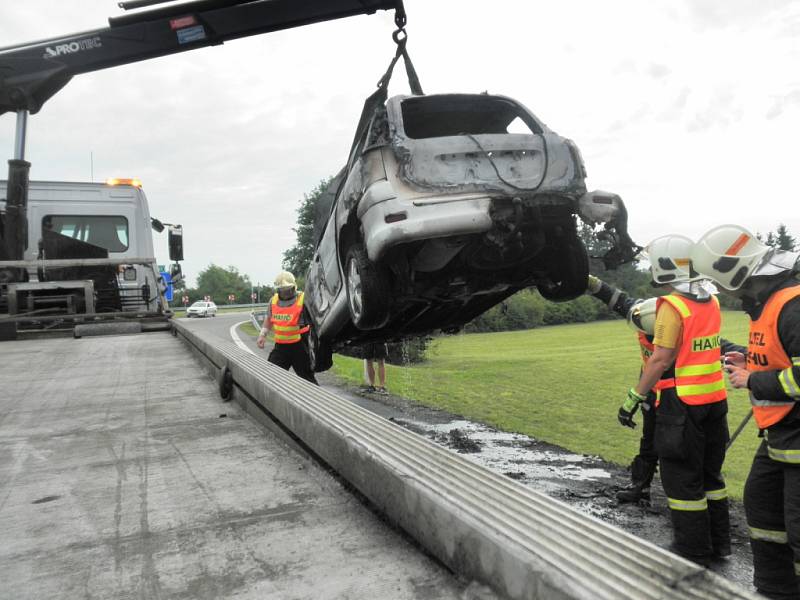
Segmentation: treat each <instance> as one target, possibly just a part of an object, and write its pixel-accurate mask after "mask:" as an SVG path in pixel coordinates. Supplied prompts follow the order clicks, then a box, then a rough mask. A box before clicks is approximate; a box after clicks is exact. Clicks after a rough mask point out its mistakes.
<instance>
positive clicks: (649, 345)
mask: <svg viewBox="0 0 800 600" xmlns="http://www.w3.org/2000/svg"><path fill="white" fill-rule="evenodd" d="M637 335H638V336H639V350H640V352H641V353H642V370H644V368H645V367H646V366H647V361H648V360H650V357H651V356H653V352H655V349H656V347H655V346H654V345H653V342H652V341H651V340H648V339H647V335H645V334H644V333H642V332H641V331H639V332H638V333H637ZM668 371H669V369H668ZM671 387H675V379H673V377H672V376H671V375H669V376H666V377H665V378H663V379H660V380H659V381H657V382H656V384H655V385H654V386H653V391H654V392H660V391H661V390H665V389H667V388H671Z"/></svg>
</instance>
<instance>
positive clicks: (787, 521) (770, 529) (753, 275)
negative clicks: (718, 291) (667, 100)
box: [692, 225, 800, 600]
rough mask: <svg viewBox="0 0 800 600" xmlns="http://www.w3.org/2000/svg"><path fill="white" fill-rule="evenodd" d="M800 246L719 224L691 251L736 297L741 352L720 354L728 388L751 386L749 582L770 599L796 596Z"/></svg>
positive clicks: (799, 583) (799, 564) (799, 585)
mask: <svg viewBox="0 0 800 600" xmlns="http://www.w3.org/2000/svg"><path fill="white" fill-rule="evenodd" d="M798 260H800V253H797V252H787V251H782V250H776V249H773V248H770V247H769V246H765V245H764V244H762V243H761V242H759V241H758V239H756V238H755V237H754V236H753V235H752V234H751V233H750V232H749V231H747V230H746V229H744V228H743V227H739V226H736V225H722V226H720V227H715V228H714V229H712V230H710V231H708V232H707V233H706V234H705V235H704V236H703V237H702V238H701V239H700V240H699V241H698V242H697V244H696V245H695V247H694V249H693V250H692V262H693V264H694V267H695V269H697V270H698V271H700V272H701V273H703V274H704V275H706V276H708V277H710V278H712V279H713V280H714V281H716V282H717V283H718V284H719V285H720V287H722V288H723V289H724V290H725V291H726V292H728V293H729V294H731V295H732V296H734V297H736V298H739V299H741V301H742V309H743V310H744V311H745V312H746V313H747V314H748V315H749V317H750V337H749V345H748V351H747V355H746V356H745V355H744V354H741V353H728V354H726V355H725V359H726V367H725V370H726V371H727V372H728V377H729V380H730V383H731V385H733V387H735V388H747V389H749V390H750V401H751V404H752V405H753V416H754V417H755V420H756V424H757V425H758V428H759V435H760V436H761V437H763V441H762V442H761V445H760V447H759V448H758V451H757V452H756V455H755V458H754V459H753V465H752V467H751V468H750V474H749V476H748V478H747V483H746V484H745V488H744V508H745V513H746V515H747V525H748V528H749V533H750V546H751V548H752V550H753V566H754V571H755V573H754V583H755V586H756V588H757V589H758V591H759V592H760V593H761V594H763V595H765V596H767V597H769V598H776V599H777V598H781V599H789V598H792V599H794V600H797V599H798V598H800V404H798V401H800V283H799V282H798V280H797V273H798V271H800V265H798Z"/></svg>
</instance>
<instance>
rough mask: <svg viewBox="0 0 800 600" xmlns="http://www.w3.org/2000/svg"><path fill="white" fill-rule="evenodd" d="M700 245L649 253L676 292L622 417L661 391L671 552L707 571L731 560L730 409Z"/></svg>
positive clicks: (655, 270) (667, 243)
mask: <svg viewBox="0 0 800 600" xmlns="http://www.w3.org/2000/svg"><path fill="white" fill-rule="evenodd" d="M693 245H694V244H693V242H692V240H690V239H689V238H687V237H684V236H679V235H668V236H664V237H661V238H658V239H656V240H653V241H652V242H651V243H650V244H649V246H648V248H647V253H648V258H649V260H650V271H651V275H652V279H653V282H654V285H658V286H665V287H667V288H668V289H669V290H670V293H669V294H668V295H666V296H661V297H659V298H658V300H657V305H656V324H655V335H654V338H653V347H654V349H653V354H652V355H651V356H650V358H649V359H648V361H647V363H646V364H645V365H644V368H643V370H642V373H641V376H640V378H639V382H638V383H637V384H636V386H635V387H633V388H631V389H630V390H629V392H628V398H627V400H626V401H625V403H624V404H623V406H622V410H624V411H628V412H633V411H634V410H635V408H636V406H637V405H638V404H639V403H641V402H643V401H645V399H646V396H647V394H648V392H649V391H650V390H651V389H653V387H654V386H655V385H656V384H658V387H659V392H658V401H657V408H656V428H655V447H656V452H657V453H658V459H659V466H660V469H661V484H662V485H663V487H664V492H665V494H666V495H667V503H668V505H669V509H670V516H671V518H672V526H673V543H672V546H671V549H672V550H673V551H674V552H676V553H677V554H680V555H681V556H684V557H685V558H688V559H690V560H693V561H695V562H697V563H699V564H702V565H705V566H708V565H709V564H710V563H711V562H712V561H713V560H715V559H718V558H723V557H726V556H729V555H730V554H731V542H730V520H729V513H728V493H727V489H726V487H725V481H724V479H723V477H722V464H723V462H724V460H725V447H726V444H727V442H728V439H729V436H728V421H727V413H728V404H727V395H726V392H725V381H724V375H723V372H722V365H721V361H720V358H721V353H720V327H721V316H720V308H719V302H718V301H717V298H716V297H715V296H714V295H713V294H714V293H715V292H716V288H714V287H713V286H712V285H711V284H710V282H708V281H699V278H698V277H696V274H695V273H693V271H692V268H691V264H690V262H689V253H690V252H691V249H692V247H693ZM695 279H698V280H695ZM665 380H667V381H668V383H667V384H665Z"/></svg>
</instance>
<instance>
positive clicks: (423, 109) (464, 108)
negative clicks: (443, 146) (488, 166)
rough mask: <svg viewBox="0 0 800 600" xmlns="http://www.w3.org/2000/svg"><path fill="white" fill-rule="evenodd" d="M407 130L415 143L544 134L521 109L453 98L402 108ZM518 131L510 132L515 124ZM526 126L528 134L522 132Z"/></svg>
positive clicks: (486, 99)
mask: <svg viewBox="0 0 800 600" xmlns="http://www.w3.org/2000/svg"><path fill="white" fill-rule="evenodd" d="M402 111H403V127H404V129H405V132H406V135H407V136H408V137H410V138H411V139H418V140H420V139H427V138H435V137H446V136H455V135H465V134H471V135H483V134H493V133H528V134H530V133H534V134H540V133H542V129H541V127H539V125H538V124H537V123H535V122H533V121H532V120H531V119H530V118H529V117H528V115H526V114H525V113H524V112H522V111H521V110H520V109H519V107H518V106H516V105H514V104H513V103H511V102H508V101H507V100H505V99H504V98H497V97H493V96H461V95H452V96H449V97H447V98H446V99H445V100H444V101H443V100H442V98H431V97H429V96H420V97H416V98H407V99H405V100H404V101H403V104H402ZM512 123H513V124H515V125H517V127H513V128H509V125H511V124H512ZM521 123H524V125H525V126H526V127H527V131H520V130H519V128H518V125H519V124H521Z"/></svg>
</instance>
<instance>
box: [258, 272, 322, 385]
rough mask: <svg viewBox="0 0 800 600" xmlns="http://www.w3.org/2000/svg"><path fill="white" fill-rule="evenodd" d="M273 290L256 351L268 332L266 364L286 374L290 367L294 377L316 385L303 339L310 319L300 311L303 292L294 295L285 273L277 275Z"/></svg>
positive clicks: (293, 286)
mask: <svg viewBox="0 0 800 600" xmlns="http://www.w3.org/2000/svg"><path fill="white" fill-rule="evenodd" d="M275 287H276V288H277V290H278V291H277V292H276V293H275V294H274V295H273V296H272V300H270V303H269V308H268V312H267V315H266V317H264V326H263V327H262V328H261V333H260V334H259V336H258V340H257V341H256V344H258V347H259V348H264V346H265V345H266V337H267V333H268V332H269V331H272V332H273V334H274V338H275V346H274V347H273V348H272V350H271V351H270V353H269V358H267V360H269V362H271V363H273V364H275V365H278V366H279V367H281V368H282V369H286V370H287V371H288V370H289V368H290V367H291V368H292V369H294V372H295V373H296V374H297V375H298V376H300V377H302V378H303V379H306V380H307V381H310V382H311V383H315V384H316V383H317V379H316V377H314V370H313V369H312V367H311V358H310V356H309V353H308V341H307V339H306V338H307V336H306V334H307V333H308V331H309V329H310V325H309V323H310V319H309V318H308V315H307V314H306V310H305V307H304V295H303V292H298V291H297V285H296V283H295V279H294V275H292V274H291V273H289V272H288V271H281V272H280V273H278V276H277V277H276V278H275ZM317 385H319V384H317Z"/></svg>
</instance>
